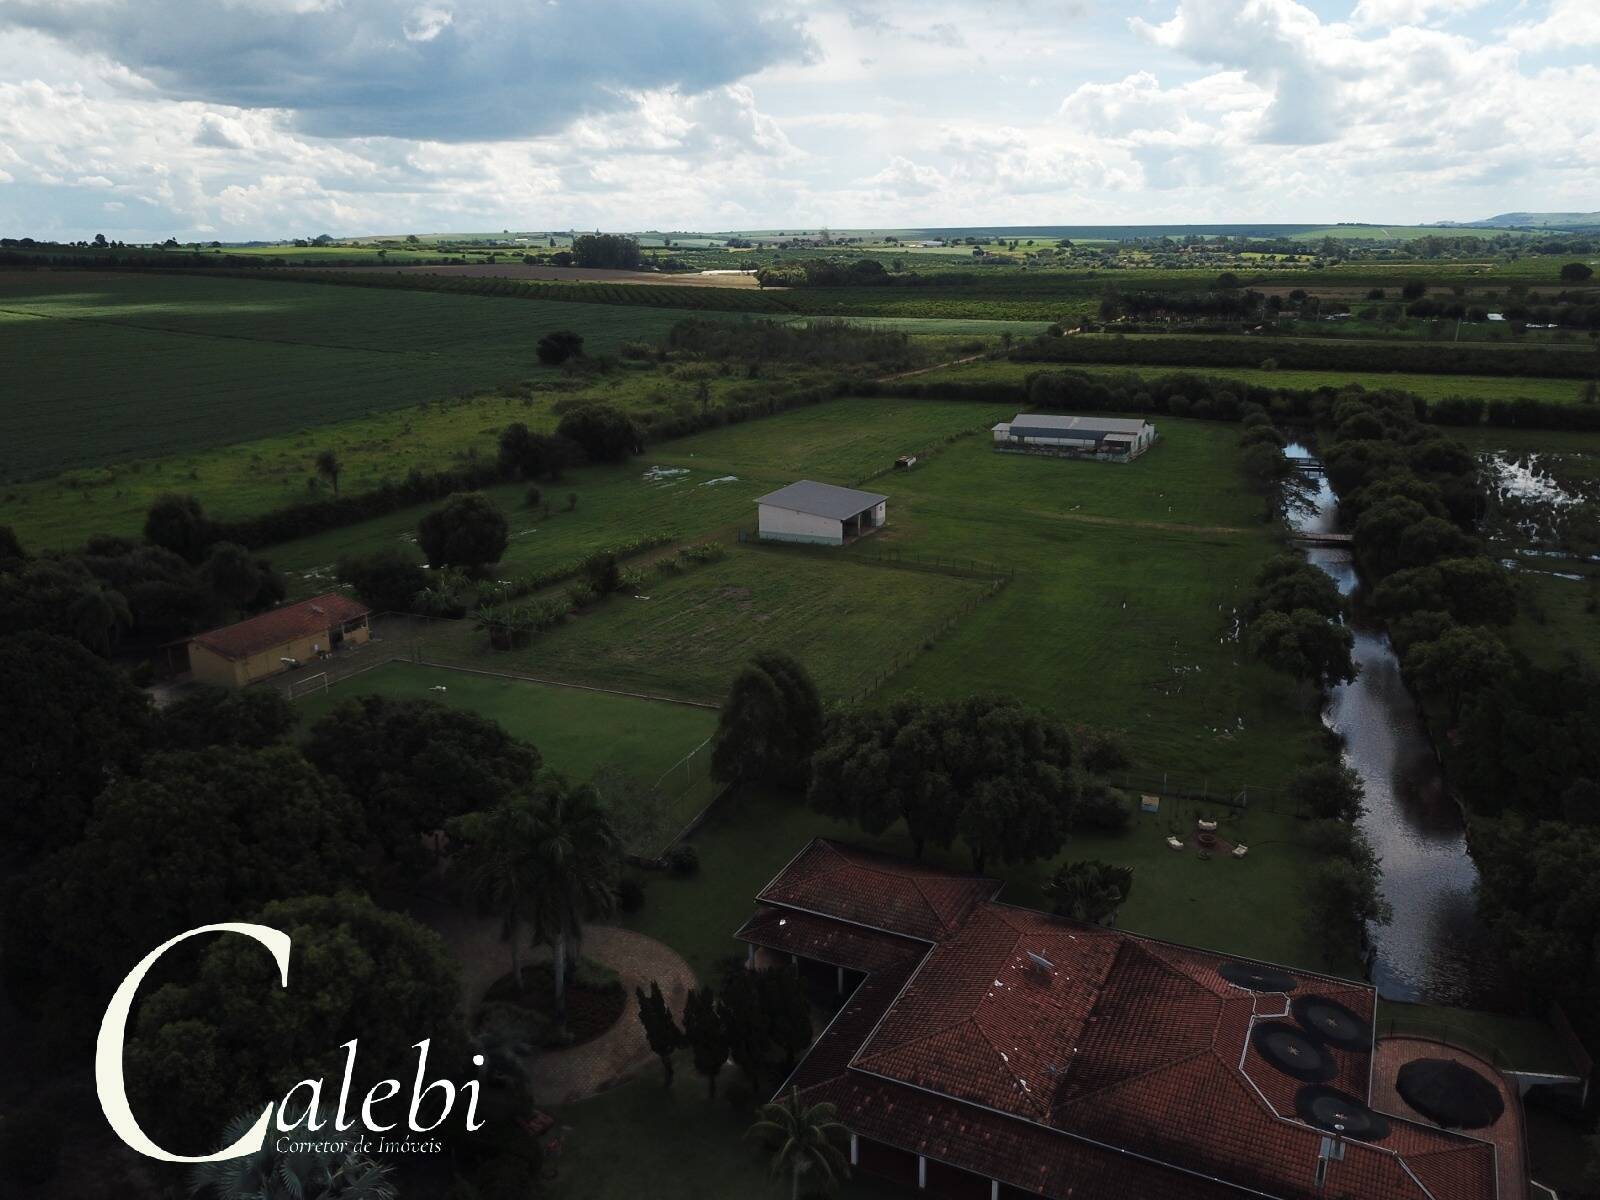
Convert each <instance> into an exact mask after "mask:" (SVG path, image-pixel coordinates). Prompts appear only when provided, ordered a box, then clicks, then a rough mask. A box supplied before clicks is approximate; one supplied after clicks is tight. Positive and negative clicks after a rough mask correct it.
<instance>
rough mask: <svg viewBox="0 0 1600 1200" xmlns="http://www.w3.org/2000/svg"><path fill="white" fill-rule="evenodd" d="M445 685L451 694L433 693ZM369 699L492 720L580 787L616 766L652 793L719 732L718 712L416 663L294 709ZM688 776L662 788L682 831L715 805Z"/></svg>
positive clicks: (348, 683)
mask: <svg viewBox="0 0 1600 1200" xmlns="http://www.w3.org/2000/svg"><path fill="white" fill-rule="evenodd" d="M441 685H442V686H443V687H444V688H445V689H446V690H445V691H443V692H436V691H433V690H432V689H433V688H434V687H437V686H441ZM367 695H377V696H389V697H393V698H396V699H406V700H438V701H441V702H443V703H445V704H449V705H451V706H453V707H456V708H462V709H467V710H468V711H471V712H475V713H479V714H481V715H482V716H485V717H489V718H490V719H492V720H494V721H498V722H499V723H500V724H501V725H502V726H504V727H505V729H506V730H507V731H508V732H509V733H511V734H513V735H514V736H516V737H519V738H522V739H523V740H524V741H528V742H531V743H533V745H535V746H537V747H538V748H539V752H540V753H541V754H543V755H544V761H545V765H546V766H549V767H551V768H553V769H555V770H557V771H560V772H561V773H562V774H564V775H567V776H568V777H570V778H572V779H576V780H587V779H589V778H591V777H592V776H593V775H594V773H595V772H596V771H597V770H598V769H599V768H600V767H602V766H612V767H616V768H618V769H620V770H622V771H623V772H624V773H626V774H627V775H629V776H631V777H632V778H634V779H636V780H638V781H639V782H641V783H643V784H645V785H647V786H648V785H650V784H652V783H654V782H655V781H656V780H658V779H661V778H662V776H663V774H664V773H666V772H667V771H668V769H669V768H671V767H673V766H674V765H675V764H676V763H678V761H679V760H680V759H682V758H683V757H684V756H685V755H686V754H688V753H690V752H691V751H693V750H694V749H695V748H696V747H697V746H699V745H700V744H701V743H702V742H704V741H705V740H706V739H707V738H709V737H710V736H711V734H712V732H713V731H714V730H715V729H716V726H717V714H716V713H715V712H713V711H711V710H710V709H704V708H694V707H692V706H690V705H686V704H670V703H666V702H664V701H659V700H643V699H638V698H636V697H633V696H617V695H610V694H607V693H604V692H591V691H585V690H583V689H581V688H569V687H554V686H551V685H549V684H541V683H533V682H531V681H528V680H524V679H496V678H492V677H489V676H485V675H475V674H472V673H470V672H466V671H451V670H446V669H444V668H439V667H425V666H417V665H414V664H412V663H387V664H385V665H384V666H381V667H378V668H376V669H375V670H372V671H367V672H365V673H364V674H361V675H356V676H354V677H352V678H350V679H347V680H345V681H343V682H341V683H336V684H334V685H333V686H332V687H331V688H329V689H328V690H327V691H325V692H315V693H313V694H311V695H309V696H306V697H305V698H304V699H301V700H299V701H297V702H296V707H297V708H298V709H299V711H300V714H301V720H302V722H303V723H304V724H307V725H309V724H310V723H311V722H312V721H315V720H317V719H318V718H319V717H321V716H323V715H325V714H326V713H327V712H329V711H330V710H331V709H332V708H334V707H335V706H336V705H338V704H340V703H342V702H343V701H345V700H347V699H350V698H351V697H355V696H367ZM682 775H683V772H682V771H681V770H680V771H678V772H675V773H674V774H673V775H672V777H671V778H669V779H666V780H663V782H662V785H661V786H662V790H663V792H664V793H665V794H666V795H668V796H670V797H673V798H674V800H675V801H676V805H675V811H674V813H673V815H674V818H675V821H676V824H677V825H678V826H679V827H681V826H682V825H685V824H687V823H688V822H689V820H690V819H691V818H692V817H693V816H694V815H695V814H696V813H697V812H698V811H699V810H700V809H701V808H702V807H704V805H705V804H706V802H707V800H708V799H709V798H710V789H709V787H707V786H704V784H705V781H704V780H703V779H701V778H698V777H697V778H695V779H692V780H686V779H683V778H680V777H681V776H682ZM686 785H688V786H686Z"/></svg>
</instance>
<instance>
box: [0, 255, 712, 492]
mask: <svg viewBox="0 0 1600 1200" xmlns="http://www.w3.org/2000/svg"><path fill="white" fill-rule="evenodd" d="M681 315H682V314H678V313H674V312H672V311H670V310H667V309H658V308H629V307H624V306H620V305H611V304H579V303H565V302H560V301H539V300H519V299H506V298H496V297H487V296H459V295H439V294H435V293H430V292H413V291H400V290H394V291H390V290H384V289H377V288H357V287H337V286H331V285H316V284H294V283H275V282H266V281H256V280H249V279H216V278H206V277H197V276H188V275H185V276H164V275H151V274H132V273H129V274H98V275H97V274H93V273H87V272H85V273H77V272H71V273H68V272H43V271H41V272H9V273H0V361H3V362H4V363H5V364H6V371H7V383H8V385H9V400H8V403H7V404H6V405H5V406H4V408H3V409H0V478H3V479H5V480H18V479H28V478H33V477H38V476H43V475H50V474H55V473H58V472H60V471H66V470H73V469H77V468H83V467H94V466H99V465H103V464H109V463H116V462H119V461H122V460H124V459H128V458H148V457H152V456H157V455H162V454H172V453H179V452H183V451H186V450H193V449H197V448H200V447H207V446H218V445H224V444H228V443H232V442H240V441H247V440H250V439H253V438H261V437H269V436H273V435H278V434H283V433H286V432H290V431H293V430H296V429H301V428H307V427H311V426H318V425H326V424H330V423H332V422H335V421H340V420H345V419H348V418H352V417H359V416H362V415H364V414H368V413H371V412H376V411H383V410H392V409H397V408H403V407H406V406H407V405H411V404H416V403H419V402H421V401H428V400H436V399H439V398H442V397H446V396H451V395H458V394H463V393H467V392H472V391H476V390H479V389H482V388H488V387H493V386H495V385H498V384H502V383H507V382H510V381H512V380H520V379H526V378H530V377H534V376H537V375H539V374H540V373H541V372H549V371H551V368H546V367H542V366H540V364H539V362H538V359H537V357H536V356H535V353H534V347H535V344H536V343H537V342H538V340H539V338H540V337H542V336H543V335H544V334H546V333H549V332H550V331H552V330H555V329H572V330H576V331H577V332H578V333H581V334H582V335H583V336H584V338H585V341H586V345H587V347H588V348H590V349H592V350H596V351H605V350H615V349H616V348H617V347H618V346H619V345H620V344H621V343H622V342H623V341H626V340H630V339H635V338H644V339H650V340H654V339H655V338H656V337H658V336H659V335H660V334H661V333H663V332H665V331H666V330H667V329H668V328H670V327H671V326H672V324H673V323H674V322H676V321H677V320H679V319H681Z"/></svg>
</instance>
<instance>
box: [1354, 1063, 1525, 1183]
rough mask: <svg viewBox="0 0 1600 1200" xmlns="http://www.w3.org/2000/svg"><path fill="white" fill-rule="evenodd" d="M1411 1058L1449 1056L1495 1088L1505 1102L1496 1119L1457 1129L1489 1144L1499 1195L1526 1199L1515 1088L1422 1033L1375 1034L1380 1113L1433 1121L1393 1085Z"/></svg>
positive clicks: (1374, 1095)
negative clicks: (1412, 1035) (1400, 1035)
mask: <svg viewBox="0 0 1600 1200" xmlns="http://www.w3.org/2000/svg"><path fill="white" fill-rule="evenodd" d="M1414 1058H1449V1059H1454V1060H1455V1061H1456V1062H1458V1063H1460V1064H1461V1065H1462V1066H1464V1067H1470V1068H1471V1069H1472V1070H1474V1071H1476V1072H1477V1073H1478V1074H1480V1075H1482V1076H1483V1077H1484V1078H1485V1079H1488V1080H1489V1081H1490V1082H1492V1083H1493V1084H1494V1085H1495V1086H1496V1087H1497V1088H1499V1089H1500V1099H1501V1100H1503V1101H1505V1106H1506V1110H1505V1112H1503V1113H1502V1114H1500V1119H1499V1120H1498V1121H1496V1122H1495V1123H1494V1124H1493V1125H1490V1126H1489V1127H1488V1128H1487V1129H1462V1130H1458V1131H1457V1132H1459V1133H1464V1134H1466V1135H1467V1136H1468V1137H1475V1138H1481V1139H1482V1140H1484V1141H1486V1142H1493V1143H1494V1145H1495V1162H1496V1165H1497V1166H1498V1167H1499V1171H1500V1200H1526V1198H1527V1195H1528V1164H1527V1162H1526V1161H1525V1160H1524V1158H1523V1151H1522V1102H1521V1101H1520V1100H1519V1099H1518V1098H1517V1091H1516V1088H1515V1087H1513V1086H1512V1085H1511V1084H1510V1083H1508V1082H1507V1081H1506V1079H1505V1077H1504V1076H1503V1075H1501V1074H1500V1072H1499V1071H1497V1070H1495V1069H1494V1068H1493V1067H1492V1066H1490V1065H1489V1064H1488V1063H1486V1062H1484V1061H1483V1059H1481V1058H1479V1057H1478V1056H1477V1055H1475V1054H1469V1053H1468V1052H1467V1051H1465V1050H1458V1049H1456V1048H1455V1047H1454V1046H1446V1045H1444V1044H1443V1043H1441V1042H1430V1041H1428V1040H1426V1039H1424V1038H1391V1037H1386V1038H1379V1039H1378V1052H1377V1054H1376V1056H1375V1057H1374V1058H1373V1062H1372V1107H1373V1108H1375V1109H1377V1110H1378V1111H1379V1112H1386V1113H1391V1114H1393V1115H1394V1116H1397V1117H1407V1118H1409V1119H1410V1120H1413V1121H1417V1122H1419V1123H1421V1124H1423V1125H1432V1124H1433V1122H1432V1121H1430V1120H1428V1118H1427V1117H1425V1116H1423V1115H1422V1114H1421V1113H1419V1112H1417V1111H1416V1109H1414V1108H1412V1107H1411V1106H1410V1105H1409V1104H1407V1103H1406V1102H1405V1101H1404V1100H1402V1099H1401V1098H1400V1093H1399V1092H1397V1091H1396V1090H1395V1077H1396V1076H1397V1075H1399V1073H1400V1068H1401V1067H1403V1066H1405V1065H1406V1063H1408V1062H1410V1061H1411V1060H1412V1059H1414Z"/></svg>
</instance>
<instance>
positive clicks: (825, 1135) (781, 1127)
mask: <svg viewBox="0 0 1600 1200" xmlns="http://www.w3.org/2000/svg"><path fill="white" fill-rule="evenodd" d="M747 1136H749V1137H751V1138H753V1139H755V1140H756V1141H759V1142H760V1143H761V1144H762V1145H764V1146H765V1147H766V1148H767V1149H768V1150H769V1151H770V1152H771V1154H772V1174H773V1178H775V1179H781V1178H783V1177H784V1176H785V1175H787V1176H788V1177H789V1194H790V1195H791V1196H792V1197H796V1198H798V1197H799V1195H800V1193H801V1191H802V1189H804V1190H805V1191H808V1192H817V1193H821V1194H824V1195H830V1196H831V1195H833V1194H834V1193H835V1192H837V1191H838V1190H839V1185H840V1184H841V1183H842V1182H843V1181H844V1180H846V1179H848V1178H849V1177H850V1155H849V1150H848V1147H849V1144H850V1130H849V1129H847V1128H846V1127H845V1126H844V1125H843V1124H842V1123H841V1122H840V1121H839V1111H838V1109H837V1108H836V1107H834V1105H832V1104H806V1103H805V1102H804V1101H802V1100H801V1099H800V1089H799V1088H795V1089H793V1090H792V1091H790V1092H789V1093H788V1094H787V1095H786V1096H784V1098H783V1099H782V1100H775V1101H773V1102H772V1103H770V1104H765V1105H762V1108H761V1115H760V1117H759V1118H758V1119H757V1120H756V1123H755V1124H754V1125H752V1126H750V1130H749V1133H748V1135H747Z"/></svg>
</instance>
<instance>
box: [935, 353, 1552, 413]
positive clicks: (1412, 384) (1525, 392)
mask: <svg viewBox="0 0 1600 1200" xmlns="http://www.w3.org/2000/svg"><path fill="white" fill-rule="evenodd" d="M1052 370H1068V371H1086V372H1088V373H1090V374H1097V375H1118V374H1126V373H1128V372H1130V371H1131V372H1133V373H1134V374H1136V375H1142V376H1146V377H1150V378H1154V377H1156V376H1160V375H1172V374H1176V373H1177V372H1180V371H1191V372H1193V373H1194V374H1196V375H1214V376H1217V377H1218V378H1221V379H1237V380H1240V381H1241V382H1244V383H1250V384H1254V385H1256V386H1257V387H1270V388H1288V389H1290V390H1298V389H1304V390H1309V389H1312V388H1321V387H1335V388H1337V387H1347V386H1349V385H1350V384H1353V383H1358V384H1360V385H1361V386H1362V387H1364V388H1367V389H1369V390H1372V391H1377V390H1379V389H1382V388H1398V389H1400V390H1401V391H1406V392H1413V393H1415V394H1416V395H1418V396H1421V397H1422V398H1423V399H1424V400H1429V401H1433V400H1443V399H1445V398H1447V397H1450V396H1467V397H1471V398H1475V399H1480V400H1515V399H1522V398H1527V399H1532V400H1541V401H1545V402H1549V403H1557V404H1566V403H1572V404H1576V403H1578V402H1579V400H1580V392H1581V389H1582V387H1583V385H1582V383H1581V382H1579V381H1578V380H1573V379H1531V378H1528V377H1526V376H1515V375H1406V374H1401V373H1399V372H1395V371H1285V370H1270V371H1268V370H1262V369H1261V368H1260V367H1213V366H1197V367H1182V366H1176V367H1173V366H1164V365H1163V366H1140V365H1139V364H1137V363H1036V362H1011V361H1009V360H1003V359H1002V360H995V359H984V360H981V361H979V362H972V363H961V364H959V365H956V366H949V367H940V368H937V369H935V370H932V371H928V372H925V373H924V374H921V375H918V376H916V378H915V382H917V383H943V382H950V383H982V382H994V383H1006V384H1021V383H1023V382H1025V381H1026V379H1027V377H1028V376H1029V375H1032V374H1034V373H1036V372H1038V371H1052Z"/></svg>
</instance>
